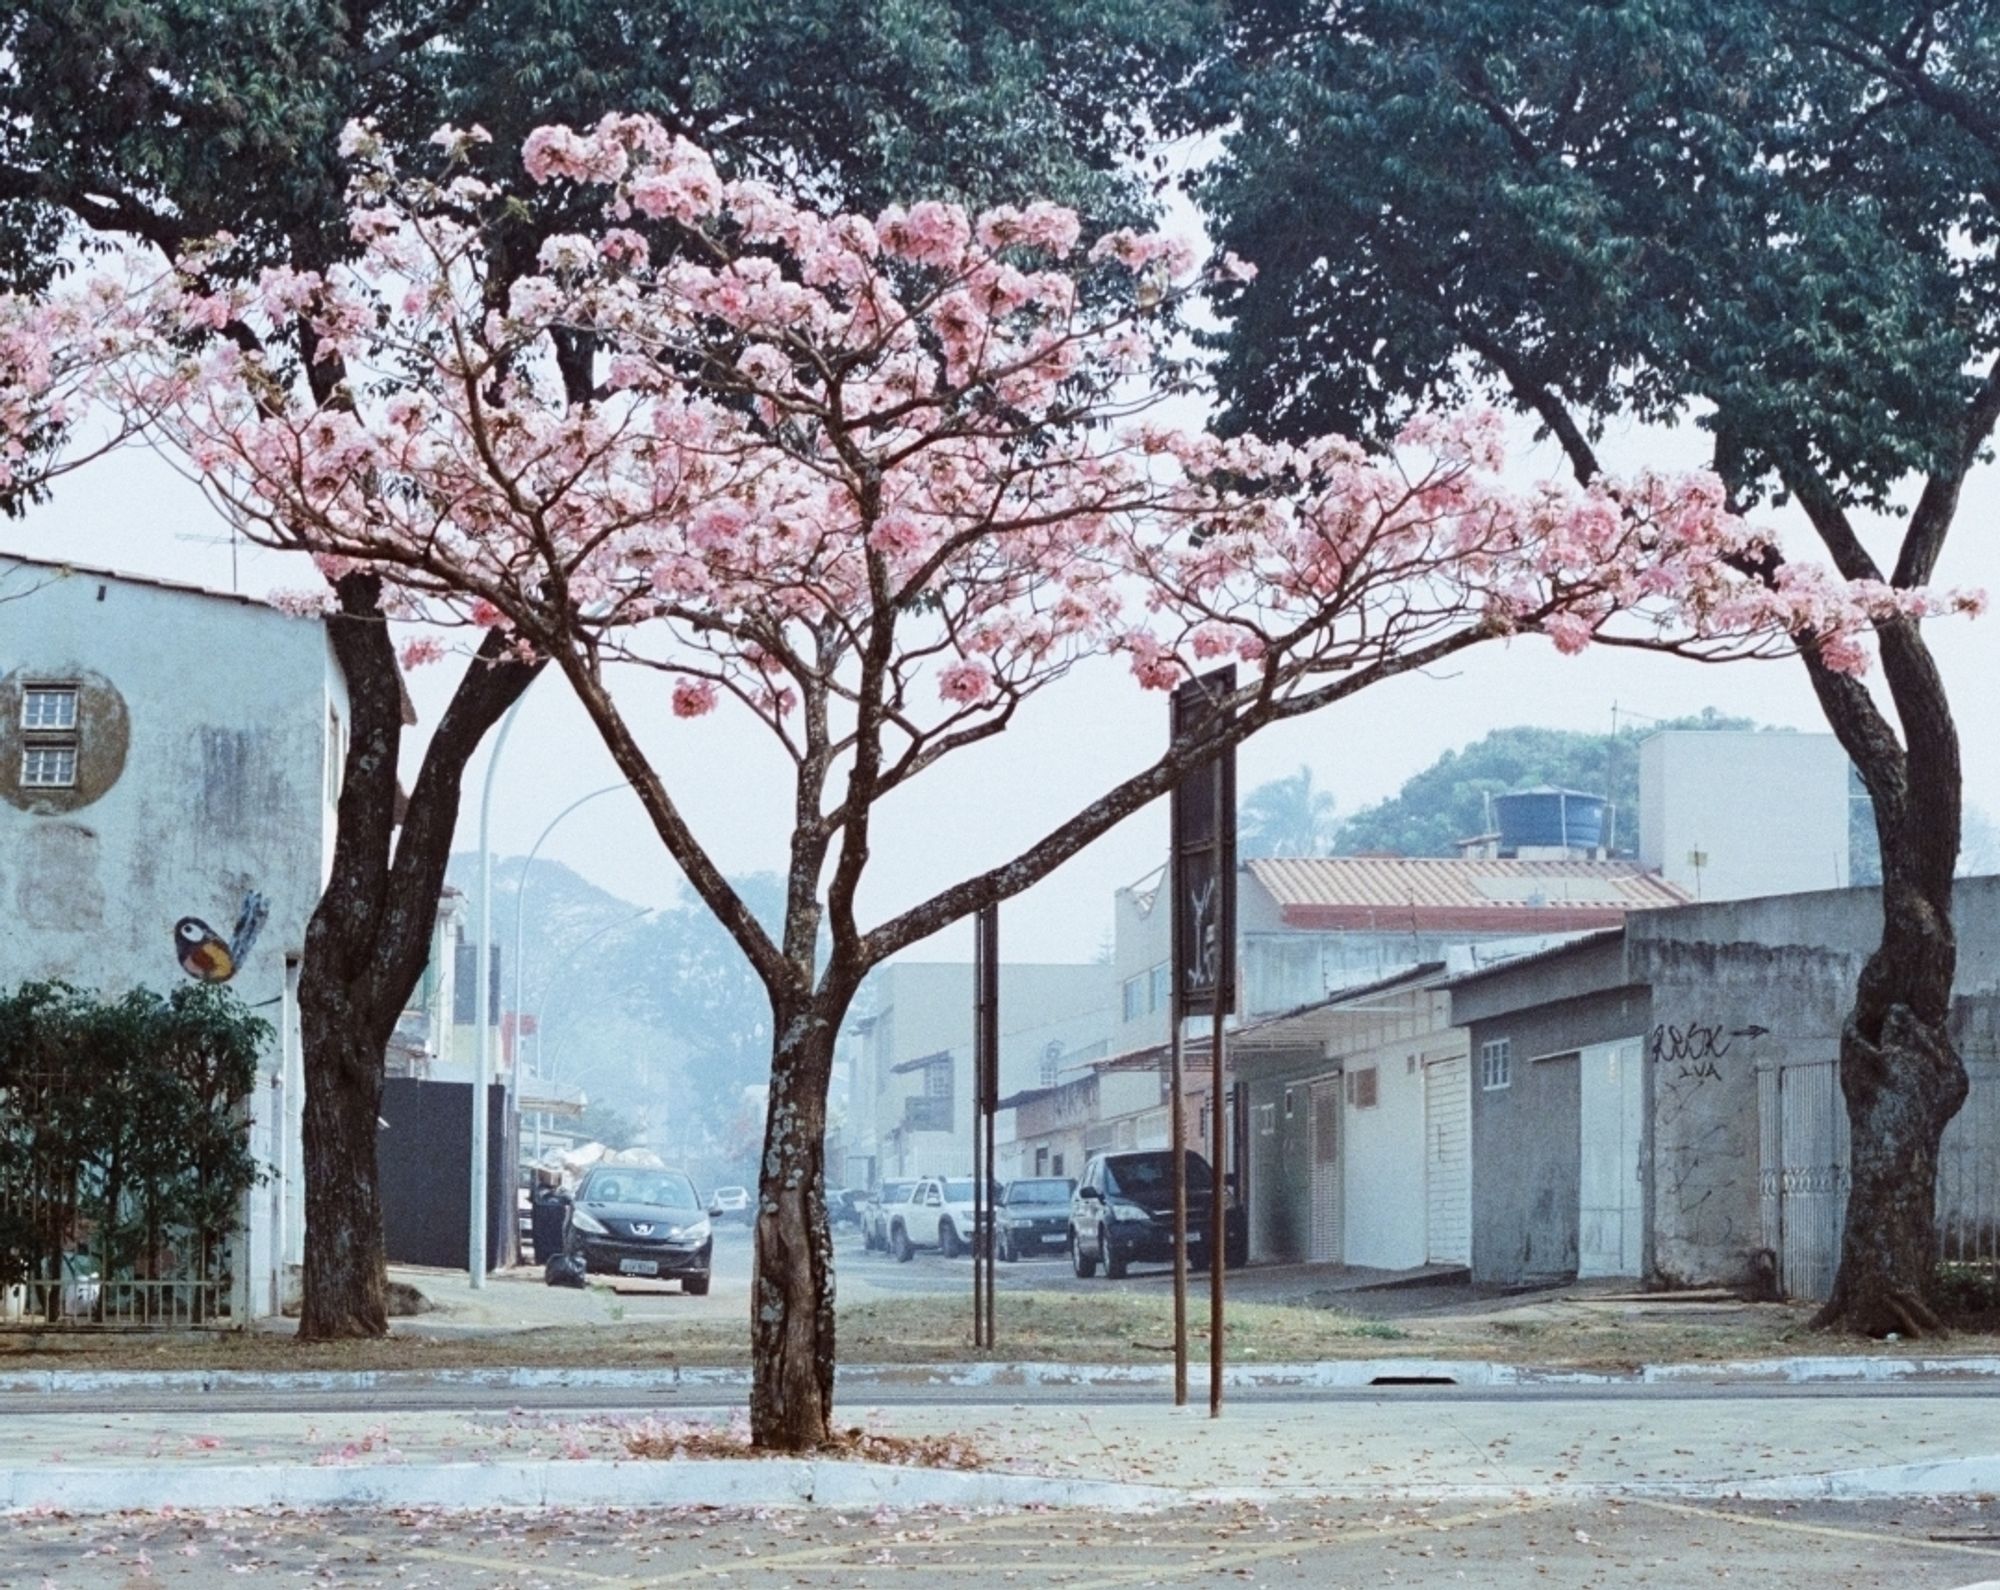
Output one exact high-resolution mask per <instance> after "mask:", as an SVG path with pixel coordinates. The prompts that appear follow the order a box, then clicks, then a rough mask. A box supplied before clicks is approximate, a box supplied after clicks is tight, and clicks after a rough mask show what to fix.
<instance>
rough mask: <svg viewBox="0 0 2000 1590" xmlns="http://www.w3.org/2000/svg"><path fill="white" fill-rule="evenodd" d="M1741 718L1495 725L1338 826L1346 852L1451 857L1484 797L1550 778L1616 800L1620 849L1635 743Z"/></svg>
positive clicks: (1633, 830)
mask: <svg viewBox="0 0 2000 1590" xmlns="http://www.w3.org/2000/svg"><path fill="white" fill-rule="evenodd" d="M1756 727H1757V725H1756V724H1755V723H1753V722H1752V721H1751V720H1750V719H1748V718H1731V717H1725V716H1724V715H1722V714H1721V713H1719V712H1717V711H1716V710H1715V709H1714V708H1713V707H1710V708H1707V709H1705V710H1704V711H1702V712H1701V713H1699V714H1697V715H1695V716H1692V717H1686V718H1673V719H1669V720H1666V721H1664V722H1660V723H1653V724H1648V725H1647V726H1646V727H1645V728H1644V729H1643V730H1636V729H1620V730H1619V731H1618V732H1617V733H1616V734H1615V735H1614V734H1588V733H1585V732H1583V731H1581V730H1576V729H1543V728H1535V727H1531V726H1522V727H1518V728H1511V729H1495V730H1493V731H1492V732H1491V733H1490V734H1488V735H1486V736H1485V737H1484V738H1483V739H1480V740H1475V741H1474V742H1473V743H1472V744H1471V745H1468V746H1466V747H1465V748H1464V749H1463V750H1460V751H1447V752H1445V754H1444V755H1443V756H1441V757H1439V758H1438V759H1437V760H1436V761H1435V762H1433V763H1432V764H1431V765H1430V766H1429V767H1427V768H1425V769H1424V770H1423V771H1422V772H1421V773H1417V774H1415V775H1414V776H1413V777H1411V778H1410V780H1409V781H1408V782H1407V783H1406V784H1404V785H1403V787H1402V789H1401V790H1399V791H1397V793H1396V794H1395V795H1394V796H1393V797H1391V798H1390V799H1388V800H1386V801H1382V802H1380V803H1379V804H1377V805H1374V806H1369V807H1366V808H1364V809H1363V810H1361V811H1358V812H1356V813H1355V814H1354V815H1353V816H1351V817H1349V818H1348V819H1347V820H1346V821H1345V822H1344V823H1342V824H1341V825H1340V836H1339V848H1340V849H1341V850H1342V851H1343V852H1346V853H1348V854H1350V855H1351V854H1354V853H1356V852H1362V851H1381V852H1386V853H1389V854H1394V855H1401V856H1452V855H1456V854H1457V853H1458V848H1457V842H1458V841H1459V840H1461V839H1467V838H1470V837H1471V836H1473V835H1474V834H1482V833H1484V832H1486V830H1487V826H1488V825H1487V812H1486V802H1487V798H1488V797H1489V796H1493V795H1505V794H1509V793H1511V792H1512V791H1515V790H1521V789H1533V788H1535V787H1537V786H1540V785H1554V786H1556V787H1557V788H1559V789H1576V790H1584V791H1587V792H1588V793H1590V794H1593V795H1605V796H1608V797H1609V799H1610V800H1611V801H1612V803H1613V804H1614V805H1615V806H1616V807H1617V809H1618V810H1617V818H1616V822H1617V832H1616V835H1615V836H1614V838H1615V845H1614V854H1616V855H1620V856H1630V855H1632V854H1633V853H1634V852H1635V851H1636V850H1637V848H1638V840H1639V742H1640V741H1641V740H1642V739H1644V738H1645V737H1646V736H1647V735H1648V734H1652V733H1655V732H1657V731H1658V730H1661V729H1754V728H1756Z"/></svg>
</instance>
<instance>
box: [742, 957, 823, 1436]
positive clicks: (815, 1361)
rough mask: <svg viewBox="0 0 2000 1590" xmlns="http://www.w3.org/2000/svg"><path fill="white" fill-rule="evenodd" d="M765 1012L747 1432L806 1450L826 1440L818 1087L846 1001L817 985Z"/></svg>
mask: <svg viewBox="0 0 2000 1590" xmlns="http://www.w3.org/2000/svg"><path fill="white" fill-rule="evenodd" d="M833 1003H837V1004H838V1007H839V1008H838V1009H834V1008H831V1006H832V1004H833ZM772 1014H773V1022H772V1030H773V1039H772V1055H771V1098H770V1107H769V1109H768V1111H767V1112H766V1115H765V1119H764V1159H763V1164H762V1167H761V1169H760V1171H759V1173H758V1180H757V1252H756V1267H755V1269H754V1270H753V1272H752V1276H751V1283H750V1336H751V1349H752V1364H753V1368H752V1380H751V1387H750V1436H751V1440H752V1442H753V1443H754V1444H755V1445H756V1446H758V1447H761V1448H763V1449H765V1450H767V1451H777V1452H811V1451H814V1450H816V1449H817V1448H820V1447H823V1446H825V1445H826V1443H827V1438H828V1434H829V1432H830V1430H831V1420H832V1418H833V1369H834V1318H833V1233H832V1230H831V1228H830V1227H829V1226H828V1225H827V1219H826V1164H825V1160H826V1092H827V1087H828V1084H829V1083H830V1082H831V1080H832V1077H833V1045H834V1036H835V1034H836V1033H838V1032H839V1030H840V1022H841V1018H842V1017H843V1016H844V1015H845V1014H846V1001H845V1000H839V1001H837V1002H830V1001H829V1000H828V999H827V996H825V995H824V994H822V995H821V996H820V998H819V999H818V1000H815V1001H814V1002H813V1003H812V1004H810V1005H801V1006H800V1007H798V1008H796V1009H791V1010H783V1009H780V1010H775V1011H773V1013H772Z"/></svg>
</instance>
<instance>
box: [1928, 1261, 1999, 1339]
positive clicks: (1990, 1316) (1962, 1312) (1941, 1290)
mask: <svg viewBox="0 0 2000 1590" xmlns="http://www.w3.org/2000/svg"><path fill="white" fill-rule="evenodd" d="M1937 1290H1938V1303H1939V1304H1940V1305H1941V1307H1942V1309H1943V1311H1944V1316H1945V1318H1946V1319H1947V1320H1949V1321H1951V1322H1952V1323H1953V1324H1955V1325H1957V1326H1959V1327H1960V1328H1961V1329H1972V1330H1992V1329H1994V1328H1995V1327H1996V1326H2000V1269H1996V1268H1995V1267H1994V1266H1993V1265H1991V1264H1960V1263H1952V1262H1947V1263H1944V1264H1940V1265H1939V1266H1938V1270H1937Z"/></svg>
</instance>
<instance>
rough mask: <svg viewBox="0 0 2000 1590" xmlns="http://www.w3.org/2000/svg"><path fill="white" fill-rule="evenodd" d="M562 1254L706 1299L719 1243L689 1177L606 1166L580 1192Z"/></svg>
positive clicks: (596, 1270) (597, 1271)
mask: <svg viewBox="0 0 2000 1590" xmlns="http://www.w3.org/2000/svg"><path fill="white" fill-rule="evenodd" d="M563 1251H564V1252H566V1253H570V1254H576V1255H580V1256H581V1257H582V1259H583V1264H584V1268H585V1270H587V1271H589V1272H590V1273H592V1274H594V1275H640V1276H656V1277H659V1278H661V1279H669V1278H670V1279H674V1280H678V1281H679V1282H680V1283H681V1290H682V1291H683V1292H687V1293H689V1294H690V1295H692V1296H694V1297H702V1296H705V1295H706V1294H707V1292H708V1277H709V1269H710V1260H711V1258H712V1257H713V1255H714V1251H715V1240H714V1233H713V1231H712V1230H711V1228H710V1226H709V1219H708V1216H707V1215H706V1214H705V1213H704V1212H703V1208H702V1201H701V1195H700V1194H699V1193H697V1192H696V1191H695V1190H694V1183H693V1182H692V1181H690V1180H689V1179H688V1177H687V1176H686V1174H685V1173H684V1172H681V1171H677V1170H645V1169H641V1168H638V1167H634V1166H630V1165H600V1166H598V1167H597V1168H596V1169H595V1170H593V1171H591V1172H590V1174H589V1175H587V1176H585V1177H584V1178H583V1182H582V1184H581V1185H580V1186H579V1187H578V1188H577V1189H576V1197H575V1199H574V1201H573V1202H572V1203H571V1204H570V1208H569V1219H568V1221H567V1223H566V1225H565V1227H564V1231H563Z"/></svg>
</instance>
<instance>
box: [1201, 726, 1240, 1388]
mask: <svg viewBox="0 0 2000 1590" xmlns="http://www.w3.org/2000/svg"><path fill="white" fill-rule="evenodd" d="M1228 790H1229V780H1228V778H1227V776H1226V774H1225V771H1224V767H1223V764H1222V763H1220V762H1217V763H1216V764H1215V831H1216V878H1217V880H1218V882H1219V883H1220V885H1221V887H1220V889H1219V890H1218V892H1219V893H1220V894H1221V896H1222V909H1221V911H1220V912H1219V913H1218V915H1217V920H1216V928H1217V931H1218V934H1219V936H1220V942H1221V950H1222V958H1221V962H1220V969H1219V971H1218V972H1217V975H1216V983H1215V1027H1214V1035H1213V1037H1212V1039H1211V1040H1210V1042H1211V1045H1212V1047H1211V1048H1210V1051H1209V1062H1210V1066H1211V1071H1210V1080H1209V1085H1208V1114H1209V1161H1208V1179H1209V1189H1208V1416H1209V1417H1210V1418H1211V1419H1219V1418H1221V1417H1222V1272H1223V1271H1224V1270H1226V1269H1228V1267H1229V1199H1228V1197H1227V1196H1226V1190H1227V1178H1226V1176H1225V1174H1224V1169H1225V1163H1226V1159H1227V1150H1228V1139H1227V1137H1226V1136H1225V1134H1224V1132H1223V1120H1224V1117H1225V1116H1226V1115H1227V1113H1228V1112H1227V1111H1226V1110H1224V1109H1223V1107H1222V1086H1223V1071H1224V1066H1223V1039H1222V1024H1223V1022H1224V1021H1225V1020H1227V1019H1228V1011H1229V1008H1230V1006H1231V1005H1233V1004H1234V1003H1235V1001H1234V999H1233V998H1232V997H1231V995H1232V994H1233V993H1234V989H1232V988H1231V987H1230V986H1229V982H1230V979H1231V978H1232V977H1233V976H1234V974H1235V969H1236V956H1235V953H1234V951H1235V945H1236V913H1235V911H1234V909H1233V908H1232V905H1233V900H1234V897H1235V889H1234V888H1233V887H1232V885H1233V883H1234V877H1233V874H1232V873H1230V872H1228V871H1226V869H1233V867H1234V866H1235V861H1236V854H1235V853H1236V847H1235V845H1234V844H1233V843H1230V842H1229V841H1230V839H1231V837H1232V836H1231V830H1232V829H1233V828H1234V826H1235V823H1236V814H1235V811H1234V810H1233V808H1232V809H1229V810H1228V811H1227V812H1226V814H1225V807H1228V806H1229V805H1230V803H1229V802H1228V800H1227V792H1228ZM1225 819H1226V822H1227V826H1225Z"/></svg>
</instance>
